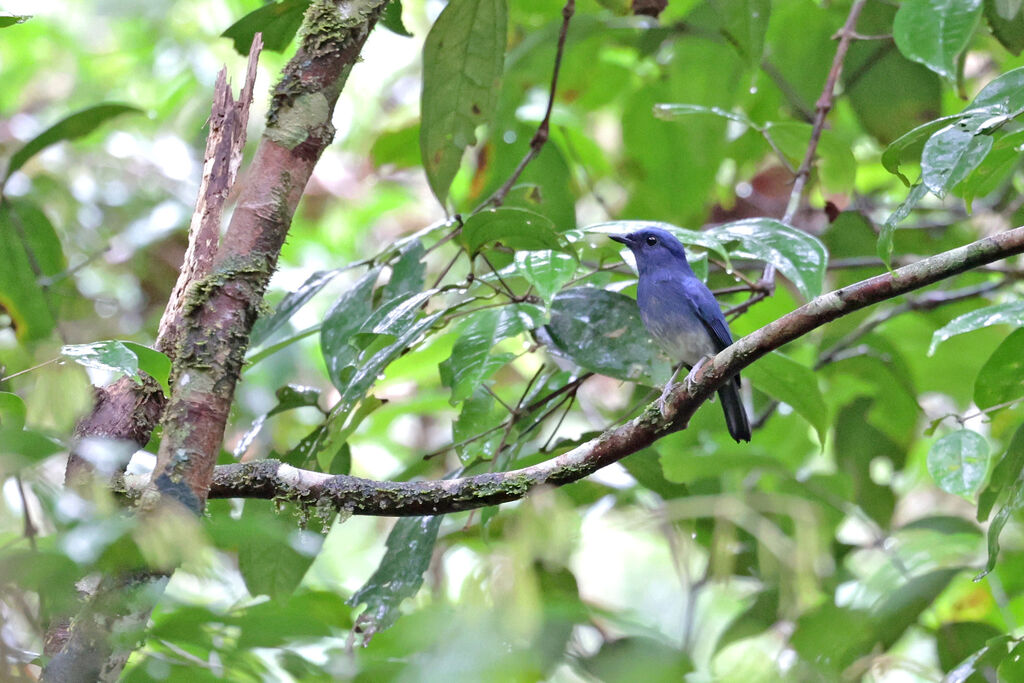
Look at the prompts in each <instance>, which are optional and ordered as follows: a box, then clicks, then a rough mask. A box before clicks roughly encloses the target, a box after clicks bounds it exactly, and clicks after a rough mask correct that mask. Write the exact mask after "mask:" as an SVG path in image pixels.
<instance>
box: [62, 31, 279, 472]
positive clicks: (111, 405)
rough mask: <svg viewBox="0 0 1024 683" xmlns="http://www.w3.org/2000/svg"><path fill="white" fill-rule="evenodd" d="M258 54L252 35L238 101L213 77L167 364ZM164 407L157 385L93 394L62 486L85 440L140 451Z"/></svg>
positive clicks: (219, 199)
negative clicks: (123, 443)
mask: <svg viewBox="0 0 1024 683" xmlns="http://www.w3.org/2000/svg"><path fill="white" fill-rule="evenodd" d="M262 49H263V40H262V38H261V37H260V34H257V35H256V38H255V39H254V40H253V43H252V47H251V49H250V50H249V65H248V68H247V70H246V76H245V82H244V85H243V86H242V91H241V93H240V94H239V98H238V101H237V102H236V101H235V99H234V98H233V97H232V95H231V87H230V85H229V84H228V81H227V69H226V68H225V69H221V71H220V73H219V74H217V82H216V85H215V86H214V94H213V105H212V107H211V110H210V132H209V135H208V136H207V138H206V152H205V154H204V156H203V178H202V181H201V182H200V185H199V195H198V197H197V198H196V206H195V210H194V211H193V213H192V223H191V225H190V226H189V239H188V249H187V250H186V252H185V259H184V263H183V264H182V266H181V272H180V273H179V275H178V281H177V283H176V284H175V286H174V289H173V290H172V291H171V296H170V298H169V299H168V302H167V306H166V307H165V308H164V313H163V316H162V317H161V319H160V328H159V332H158V334H157V339H156V348H157V350H158V351H160V352H162V353H164V354H166V355H167V356H168V357H169V358H170V359H171V360H172V361H173V360H174V354H175V350H176V347H177V344H178V340H179V336H180V332H181V329H182V325H183V324H184V321H183V309H184V306H185V291H186V290H187V289H188V287H189V286H190V285H192V284H193V283H194V282H197V281H198V280H200V279H202V278H204V277H206V276H207V275H209V273H210V268H211V267H212V264H213V260H214V258H215V256H216V254H217V243H218V240H219V239H220V226H221V216H222V215H223V210H224V203H225V202H226V201H227V197H228V193H229V192H230V190H231V187H232V186H233V185H234V183H235V178H236V176H237V174H238V168H239V166H240V165H241V163H242V151H243V149H244V148H245V131H246V125H247V124H248V122H249V104H250V103H251V101H252V91H253V86H254V85H255V82H256V66H257V63H258V58H259V54H260V51H261V50H262ZM163 407H164V396H163V393H162V392H161V391H160V389H159V387H157V386H156V382H149V383H147V384H146V385H144V386H142V387H139V386H138V385H137V384H135V382H133V381H132V380H130V379H128V378H122V379H121V380H120V381H118V382H115V383H114V384H112V385H110V386H108V387H103V388H101V389H98V390H97V392H96V401H95V403H94V405H93V410H92V412H91V413H90V414H89V415H88V416H87V417H86V418H84V419H83V420H82V421H81V422H79V424H78V425H77V426H76V428H75V439H74V446H73V447H72V449H71V453H70V454H69V456H68V464H67V468H66V469H65V471H64V481H65V483H66V484H69V485H80V484H82V483H84V481H85V479H86V478H87V477H88V476H89V474H90V473H91V472H92V471H93V465H92V464H91V463H90V462H89V459H88V458H87V457H84V453H83V450H82V449H83V447H85V448H87V447H88V443H89V441H90V440H94V439H103V440H113V441H127V442H131V443H134V444H135V445H136V447H137V448H141V447H143V446H145V445H146V443H147V442H148V441H149V435H150V433H151V432H152V431H153V427H154V426H155V425H156V422H157V420H159V419H160V415H161V413H162V411H163ZM133 450H134V449H133ZM125 464H127V463H125Z"/></svg>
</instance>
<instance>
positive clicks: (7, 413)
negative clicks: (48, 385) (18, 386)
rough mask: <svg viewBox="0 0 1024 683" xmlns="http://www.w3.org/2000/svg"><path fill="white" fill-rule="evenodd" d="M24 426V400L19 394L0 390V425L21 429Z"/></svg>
mask: <svg viewBox="0 0 1024 683" xmlns="http://www.w3.org/2000/svg"><path fill="white" fill-rule="evenodd" d="M24 426H25V402H24V401H22V400H21V396H18V395H17V394H12V393H11V392H9V391H0V427H4V428H6V429H21V428H22V427H24Z"/></svg>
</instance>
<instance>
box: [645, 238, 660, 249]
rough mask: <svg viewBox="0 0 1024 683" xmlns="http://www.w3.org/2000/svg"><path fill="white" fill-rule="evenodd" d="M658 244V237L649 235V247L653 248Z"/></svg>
mask: <svg viewBox="0 0 1024 683" xmlns="http://www.w3.org/2000/svg"><path fill="white" fill-rule="evenodd" d="M657 243H658V238H657V237H655V236H654V235H648V236H647V244H649V245H651V246H652V247H653V246H654V245H655V244H657Z"/></svg>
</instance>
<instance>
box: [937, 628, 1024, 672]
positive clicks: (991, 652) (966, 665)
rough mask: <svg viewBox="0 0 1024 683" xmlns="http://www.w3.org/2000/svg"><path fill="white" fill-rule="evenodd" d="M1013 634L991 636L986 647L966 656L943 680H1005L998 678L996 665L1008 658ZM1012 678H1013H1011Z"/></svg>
mask: <svg viewBox="0 0 1024 683" xmlns="http://www.w3.org/2000/svg"><path fill="white" fill-rule="evenodd" d="M1012 640H1013V639H1012V638H1011V636H1008V635H1000V636H996V637H994V638H990V639H989V640H988V641H987V642H986V643H985V647H983V648H981V649H979V650H978V651H977V652H975V653H973V654H972V655H971V656H969V657H966V658H965V659H964V660H963V661H962V662H961V663H960V664H959V665H958V666H957V667H956V668H955V669H953V670H952V671H950V672H949V673H948V674H947V675H946V677H945V678H944V679H943V681H949V683H968V682H970V683H974V681H994V680H1005V679H997V678H996V667H998V666H999V664H1000V663H1001V662H1002V661H1003V660H1004V659H1005V658H1006V654H1007V645H1008V644H1009V643H1010V642H1012ZM1010 680H1012V679H1010Z"/></svg>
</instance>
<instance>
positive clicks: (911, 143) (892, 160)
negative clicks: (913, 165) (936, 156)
mask: <svg viewBox="0 0 1024 683" xmlns="http://www.w3.org/2000/svg"><path fill="white" fill-rule="evenodd" d="M958 120H960V114H953V115H952V116H943V117H940V118H937V119H935V120H934V121H929V122H928V123H923V124H921V125H920V126H918V127H917V128H914V129H912V130H910V131H908V132H906V133H904V134H903V135H901V136H900V137H899V138H897V139H895V140H893V141H892V142H891V143H889V146H888V147H886V148H885V151H884V152H882V166H884V167H885V170H887V171H889V173H892V174H893V175H897V176H899V178H900V180H902V181H903V184H904V185H906V186H907V187H910V180H909V179H908V178H907V177H906V176H905V175H903V174H902V173H900V163H901V162H902V161H903V159H904V158H905V157H908V156H914V157H917V156H918V155H920V154H921V152H922V151H923V150H924V145H925V143H926V142H927V141H928V139H929V138H930V137H931V136H932V135H933V134H934V133H935V131H937V130H939V129H940V128H943V127H944V126H946V125H949V122H951V121H958Z"/></svg>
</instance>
